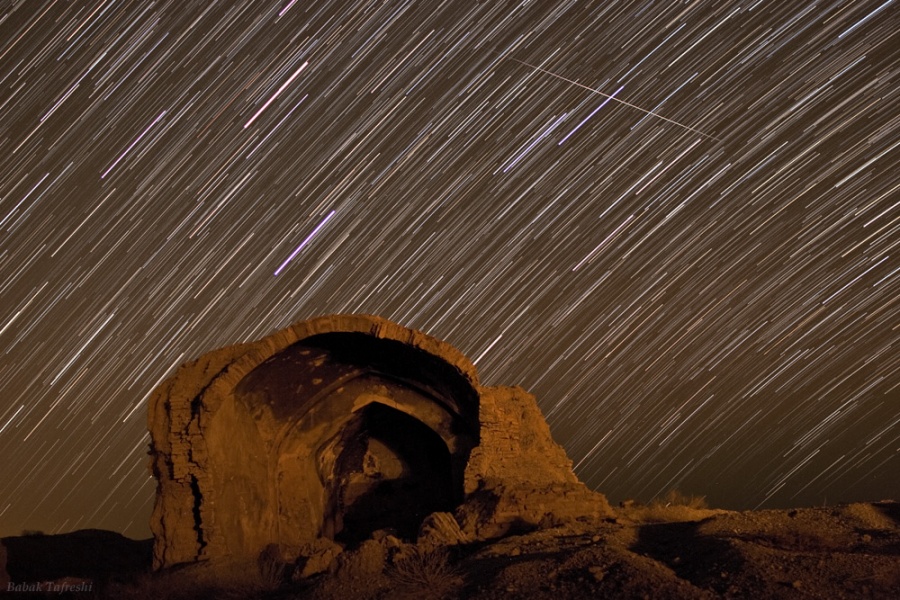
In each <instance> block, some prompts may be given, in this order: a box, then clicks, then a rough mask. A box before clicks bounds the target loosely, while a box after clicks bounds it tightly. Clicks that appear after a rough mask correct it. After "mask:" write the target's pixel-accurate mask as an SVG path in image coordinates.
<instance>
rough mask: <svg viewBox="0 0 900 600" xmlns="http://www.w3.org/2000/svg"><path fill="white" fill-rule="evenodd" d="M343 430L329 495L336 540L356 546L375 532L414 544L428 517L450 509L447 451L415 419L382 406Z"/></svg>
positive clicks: (455, 493) (453, 498)
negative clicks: (342, 438) (390, 533)
mask: <svg viewBox="0 0 900 600" xmlns="http://www.w3.org/2000/svg"><path fill="white" fill-rule="evenodd" d="M356 420H357V422H356V423H354V424H353V425H351V426H348V427H347V428H346V429H345V435H344V440H343V450H342V452H341V454H340V455H339V457H338V460H337V462H336V464H335V474H334V475H335V479H334V480H335V488H334V489H333V490H332V492H331V498H330V504H331V507H330V508H331V510H330V511H329V512H331V514H332V515H333V518H334V539H335V540H336V541H338V542H342V543H345V544H348V545H351V546H353V545H355V544H358V543H359V542H361V541H363V540H365V539H367V538H369V537H370V536H371V534H372V532H374V531H377V530H379V529H387V530H391V531H392V532H393V533H394V535H397V536H398V537H401V538H404V539H409V540H414V539H415V537H416V533H417V531H418V528H419V525H420V524H421V522H422V520H423V519H424V518H425V516H427V515H428V514H430V513H432V512H435V511H446V510H451V509H453V508H454V507H455V506H456V504H458V503H459V502H460V501H461V497H460V496H461V492H462V490H461V489H458V490H454V489H453V488H454V486H453V478H452V474H451V466H450V452H449V450H448V449H447V446H446V444H445V443H444V442H443V440H442V439H441V438H440V437H439V436H438V435H437V434H436V433H435V432H434V431H432V430H431V429H429V428H428V427H427V426H425V425H424V424H422V423H421V422H420V421H418V420H417V419H415V418H413V417H410V416H409V415H407V414H405V413H403V412H400V411H398V410H396V409H394V408H390V407H388V406H385V405H383V404H380V403H373V404H370V405H369V406H367V407H366V408H364V409H363V410H361V411H360V413H359V415H358V416H357V417H356Z"/></svg>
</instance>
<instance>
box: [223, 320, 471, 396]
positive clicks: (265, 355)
mask: <svg viewBox="0 0 900 600" xmlns="http://www.w3.org/2000/svg"><path fill="white" fill-rule="evenodd" d="M331 333H336V334H341V333H358V334H364V335H368V336H371V337H373V338H377V339H382V340H392V341H395V342H400V343H402V344H404V345H406V346H408V347H411V348H415V349H417V350H420V351H422V352H425V353H426V354H429V355H431V356H433V357H435V358H436V359H439V360H440V361H442V362H444V363H446V364H447V365H449V366H450V367H452V368H453V369H454V370H455V371H456V372H457V373H458V375H459V376H460V377H461V378H462V379H463V380H464V381H465V382H466V383H467V384H468V385H469V386H471V388H472V391H473V392H474V393H475V394H476V396H477V395H478V394H479V392H480V388H481V386H480V384H479V381H478V371H477V369H476V368H475V365H474V364H472V362H471V361H470V360H469V359H468V358H467V357H466V356H465V355H464V354H463V353H462V352H460V351H459V350H457V349H456V348H455V347H454V346H452V345H451V344H448V343H447V342H444V341H442V340H439V339H437V338H435V337H432V336H430V335H428V334H427V333H423V332H421V331H418V330H415V329H410V328H408V327H404V326H402V325H398V324H397V323H394V322H393V321H389V320H387V319H384V318H382V317H378V316H375V315H367V314H334V315H323V316H319V317H314V318H312V319H307V320H304V321H299V322H296V323H294V324H293V325H290V326H288V327H286V328H284V329H282V330H281V331H276V332H275V333H273V334H271V335H268V336H266V337H265V338H263V339H261V340H259V341H256V342H251V343H249V344H245V345H244V349H245V351H244V352H243V353H242V354H241V356H240V357H239V358H237V359H236V360H234V361H233V362H232V363H231V364H229V365H228V368H227V369H226V370H225V371H224V372H222V373H221V374H220V375H219V376H218V377H217V378H216V379H215V381H213V382H212V383H211V385H210V390H209V391H210V392H212V395H213V396H218V397H223V395H227V394H230V393H231V392H232V391H233V390H234V389H235V387H236V386H237V385H238V384H239V383H240V382H241V380H242V379H243V378H244V377H245V376H246V375H248V374H249V373H250V372H251V371H253V369H255V368H256V367H258V366H259V365H260V364H262V363H263V362H265V361H266V360H268V359H269V358H271V357H273V356H274V355H276V354H278V353H279V352H281V351H283V350H285V349H286V348H288V347H289V346H291V345H293V344H295V343H297V342H301V341H303V340H306V339H308V338H312V337H314V336H318V335H322V334H331Z"/></svg>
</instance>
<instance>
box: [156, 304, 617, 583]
mask: <svg viewBox="0 0 900 600" xmlns="http://www.w3.org/2000/svg"><path fill="white" fill-rule="evenodd" d="M149 427H150V433H151V439H152V445H151V470H152V472H153V474H154V476H155V477H156V478H157V481H158V488H157V498H156V505H155V508H154V511H153V515H152V518H151V529H152V531H153V534H154V539H155V545H154V566H155V567H156V568H161V567H168V566H172V565H176V564H179V563H190V562H197V561H208V560H216V559H228V560H233V559H235V558H240V557H245V558H248V559H253V558H256V557H259V556H260V555H261V553H262V552H263V551H264V550H265V549H267V548H268V549H271V548H272V547H273V545H274V547H276V548H277V550H278V554H279V555H280V556H281V557H283V559H284V560H285V561H288V562H291V561H296V563H297V564H298V565H300V564H305V565H306V568H305V570H308V571H310V572H317V571H320V570H322V569H323V568H324V566H325V565H324V564H323V563H324V562H325V560H326V559H330V557H333V556H337V555H338V554H339V552H337V551H332V550H330V548H332V547H336V548H340V547H341V546H335V545H334V544H335V543H337V544H340V545H344V546H347V545H350V546H355V545H357V544H360V543H363V542H365V540H367V539H369V538H370V537H371V536H372V534H373V533H375V532H377V531H392V532H394V534H395V535H396V536H398V537H399V538H401V539H406V540H414V539H415V538H416V536H417V535H424V537H425V538H428V539H429V540H430V543H437V542H439V541H441V540H443V542H444V543H447V544H452V543H458V542H460V541H462V540H466V541H474V540H478V539H488V538H492V537H497V536H500V535H505V534H507V533H509V532H511V531H524V530H529V529H534V528H539V527H549V526H557V525H559V524H560V523H564V522H568V521H572V520H575V519H578V520H596V519H598V518H601V517H603V516H606V515H608V514H610V509H609V506H608V504H607V503H606V500H605V498H604V497H603V496H602V495H600V494H598V493H596V492H592V491H590V490H588V489H587V488H586V487H585V486H584V485H583V484H582V483H581V482H579V481H578V479H577V478H576V477H575V475H574V473H573V472H572V463H571V461H570V460H569V458H568V457H567V456H566V454H565V451H564V450H563V449H562V448H561V447H560V446H559V445H558V444H556V443H555V442H554V441H553V439H552V437H551V435H550V430H549V427H548V426H547V423H546V421H545V420H544V418H543V416H542V415H541V412H540V409H539V408H538V406H537V403H536V402H535V399H534V397H533V396H531V395H530V394H528V393H527V392H525V391H524V390H522V389H521V388H510V387H482V386H481V385H480V384H479V382H478V375H477V372H476V370H475V367H474V365H472V363H471V362H470V361H469V360H468V359H467V358H466V357H465V356H463V355H462V354H461V353H460V352H459V351H458V350H456V349H455V348H453V347H452V346H450V345H449V344H447V343H445V342H442V341H440V340H437V339H435V338H433V337H431V336H428V335H426V334H424V333H422V332H419V331H414V330H411V329H407V328H405V327H402V326H400V325H397V324H395V323H391V322H390V321H387V320H385V319H381V318H379V317H374V316H369V315H332V316H326V317H320V318H316V319H312V320H309V321H304V322H300V323H297V324H295V325H292V326H291V327H288V328H286V329H284V330H282V331H279V332H277V333H275V334H272V335H270V336H268V337H266V338H264V339H262V340H259V341H258V342H253V343H249V344H240V345H236V346H231V347H227V348H223V349H220V350H216V351H213V352H210V353H208V354H206V355H204V356H202V357H201V358H199V359H198V360H196V361H193V362H190V363H188V364H185V365H183V366H182V367H181V368H180V369H179V370H178V371H177V372H176V373H175V375H173V376H172V377H171V378H169V379H168V380H167V381H165V382H164V383H163V384H162V385H160V386H159V388H158V389H157V390H156V391H155V393H154V394H153V396H152V398H151V401H150V407H149ZM432 513H440V514H441V515H442V516H435V517H432V518H429V519H426V517H428V516H429V515H430V514H432ZM451 514H452V515H453V517H452V519H453V520H455V526H454V525H453V524H451V523H449V522H448V521H447V517H449V515H451ZM423 523H424V525H425V526H424V527H423ZM444 538H446V539H444ZM316 549H318V550H316ZM322 549H328V550H327V551H325V552H320V551H319V550H322ZM314 550H315V551H314Z"/></svg>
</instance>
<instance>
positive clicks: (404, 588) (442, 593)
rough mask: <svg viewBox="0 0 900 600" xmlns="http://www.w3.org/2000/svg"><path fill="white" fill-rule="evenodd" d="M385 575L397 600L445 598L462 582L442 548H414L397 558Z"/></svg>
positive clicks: (447, 553)
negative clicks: (405, 599)
mask: <svg viewBox="0 0 900 600" xmlns="http://www.w3.org/2000/svg"><path fill="white" fill-rule="evenodd" d="M387 574H388V577H389V578H390V580H391V584H392V587H393V589H394V593H395V594H396V595H397V597H399V598H407V597H408V598H447V597H448V596H451V595H452V593H453V591H454V590H456V589H457V588H458V587H459V586H460V585H462V582H463V580H462V577H460V574H459V572H458V571H457V569H456V568H455V567H454V566H453V565H452V564H451V562H450V553H449V552H448V551H447V550H446V549H445V548H437V549H434V550H431V551H426V550H421V549H419V548H417V547H416V548H414V549H413V550H412V551H411V552H410V553H409V554H408V555H406V556H403V557H399V556H398V557H397V559H396V560H395V562H394V564H393V565H392V566H391V568H390V569H388V572H387Z"/></svg>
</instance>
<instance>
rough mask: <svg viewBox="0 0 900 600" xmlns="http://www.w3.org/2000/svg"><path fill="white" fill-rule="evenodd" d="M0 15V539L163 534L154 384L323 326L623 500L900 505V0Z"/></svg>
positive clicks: (200, 8)
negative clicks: (304, 323) (157, 523)
mask: <svg viewBox="0 0 900 600" xmlns="http://www.w3.org/2000/svg"><path fill="white" fill-rule="evenodd" d="M0 6H2V8H0V11H2V12H0V15H2V16H0V156H2V169H0V273H2V277H0V457H2V458H0V461H2V462H0V535H18V534H19V533H20V532H21V531H22V530H23V529H40V530H44V531H46V532H48V533H50V532H62V531H69V530H74V529H81V528H87V527H97V528H105V529H112V530H116V531H120V532H123V533H125V534H126V535H129V536H131V537H148V536H149V529H148V525H147V522H148V519H149V513H150V508H151V506H152V502H153V496H154V491H155V483H154V481H153V479H152V478H151V476H150V474H149V472H148V469H147V464H148V457H147V448H148V442H149V437H148V435H147V433H146V427H147V425H146V403H147V399H148V396H149V394H150V393H151V391H152V390H153V388H154V387H155V386H156V385H157V384H158V383H159V382H160V381H162V380H163V379H164V378H165V377H166V376H168V375H170V374H171V373H173V371H174V370H175V369H176V368H177V366H178V365H179V364H181V363H183V362H186V361H188V360H191V359H193V358H195V357H197V356H199V355H200V354H202V353H203V352H206V351H208V350H211V349H214V348H217V347H220V346H224V345H228V344H232V343H236V342H244V341H251V340H254V339H258V338H260V337H263V336H265V335H267V334H268V333H271V332H273V331H275V330H277V329H281V328H283V327H285V326H287V325H289V324H290V323H292V322H295V321H298V320H302V319H306V318H310V317H312V316H316V315H320V314H325V313H334V312H364V313H374V314H377V315H380V316H383V317H386V318H389V319H391V320H394V321H396V322H399V323H401V324H403V325H406V326H409V327H413V328H416V329H421V330H423V331H426V332H428V333H430V334H432V335H434V336H436V337H438V338H441V339H443V340H446V341H448V342H450V343H451V344H453V345H454V346H456V347H457V348H459V349H460V350H461V351H462V352H464V353H465V354H466V355H468V356H469V357H470V358H471V359H472V360H473V361H474V362H475V364H476V365H477V366H478V369H479V372H480V374H481V378H482V382H483V383H486V384H496V385H499V384H508V385H513V384H517V385H521V386H523V387H524V388H526V389H527V390H529V391H531V392H532V393H534V394H535V395H536V396H537V398H538V401H539V404H540V406H541V408H542V410H543V411H544V413H545V414H546V415H547V418H548V421H549V422H550V426H551V429H552V431H553V434H554V436H555V438H556V439H557V441H559V442H560V443H561V444H563V445H564V446H565V448H566V449H567V451H568V453H569V455H570V456H571V458H572V459H573V461H574V462H575V464H576V472H577V473H578V475H579V476H580V477H581V478H582V479H583V480H584V481H585V482H586V483H587V484H588V485H589V486H591V487H593V488H596V489H599V490H600V491H602V492H604V493H606V494H607V496H608V497H609V498H610V500H611V501H613V502H617V501H620V500H623V499H625V498H637V499H641V500H649V499H651V498H652V497H654V496H656V495H658V494H661V493H664V492H665V491H667V490H668V489H670V488H678V489H680V490H681V491H683V492H684V493H687V494H698V495H706V496H707V500H708V502H709V503H710V504H711V505H714V506H719V507H724V508H735V509H745V508H757V507H760V508H774V507H787V506H808V505H822V504H823V503H828V504H829V505H830V504H833V503H837V502H840V501H851V500H880V499H884V498H891V497H893V498H898V499H900V351H898V346H900V318H898V315H900V272H898V271H900V260H898V255H900V12H898V7H900V3H898V2H894V0H886V1H885V0H875V1H872V2H870V1H825V2H812V1H808V0H807V1H795V2H783V1H775V0H771V1H765V0H759V1H749V0H748V1H745V2H714V1H702V0H691V1H681V2H674V1H673V2H656V3H651V2H647V1H644V2H631V1H629V2H614V1H605V2H549V1H547V2H545V1H543V0H531V1H523V2H502V1H491V2H482V3H475V2H470V1H465V2H464V1H456V2H453V1H445V2H439V1H437V0H435V1H433V2H431V1H430V2H425V1H393V0H387V1H358V2H352V1H347V2H309V1H306V2H304V1H301V0H281V1H278V2H274V1H262V0H260V1H254V2H244V1H235V2H215V3H214V2H188V1H175V0H170V1H157V2H122V1H115V0H100V1H97V2H88V1H65V0H47V1H45V0H17V1H11V0H5V2H2V3H0Z"/></svg>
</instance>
